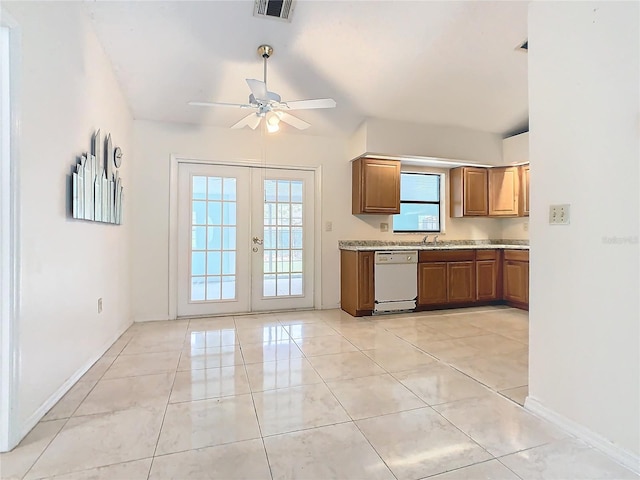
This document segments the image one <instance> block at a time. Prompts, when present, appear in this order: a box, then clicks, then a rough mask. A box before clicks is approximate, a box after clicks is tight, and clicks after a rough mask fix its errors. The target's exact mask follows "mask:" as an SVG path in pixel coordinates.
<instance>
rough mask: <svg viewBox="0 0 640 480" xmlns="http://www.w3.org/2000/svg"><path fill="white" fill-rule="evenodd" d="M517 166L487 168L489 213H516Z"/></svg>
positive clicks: (493, 214) (513, 214)
mask: <svg viewBox="0 0 640 480" xmlns="http://www.w3.org/2000/svg"><path fill="white" fill-rule="evenodd" d="M518 191H519V175H518V167H494V168H490V169H489V215H491V216H503V217H504V216H507V217H509V216H517V215H518Z"/></svg>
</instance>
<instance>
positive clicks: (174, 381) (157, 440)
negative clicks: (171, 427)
mask: <svg viewBox="0 0 640 480" xmlns="http://www.w3.org/2000/svg"><path fill="white" fill-rule="evenodd" d="M190 324H191V320H189V321H188V322H187V326H186V330H185V333H184V338H183V340H182V345H183V349H184V343H185V342H186V339H187V335H189V325H190ZM181 358H182V350H181V351H180V355H178V361H177V362H176V366H175V369H174V371H173V381H172V382H171V388H170V389H169V395H168V396H167V404H166V405H165V406H164V413H163V414H162V422H161V423H160V428H159V429H158V438H157V439H156V445H155V447H154V449H153V453H152V456H151V463H150V464H149V472H148V473H147V480H149V478H150V477H151V471H152V469H153V463H154V461H155V457H156V452H157V451H158V444H159V443H160V438H161V437H162V429H163V428H164V422H165V419H166V417H167V410H168V409H169V401H170V400H171V394H172V393H173V388H174V387H175V384H176V377H177V374H178V367H179V365H180V359H181Z"/></svg>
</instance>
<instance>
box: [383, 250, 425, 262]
mask: <svg viewBox="0 0 640 480" xmlns="http://www.w3.org/2000/svg"><path fill="white" fill-rule="evenodd" d="M375 263H376V264H377V265H381V264H386V263H418V251H417V250H407V251H405V252H398V251H395V252H389V251H387V252H385V251H379V252H376V257H375Z"/></svg>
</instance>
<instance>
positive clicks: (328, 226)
mask: <svg viewBox="0 0 640 480" xmlns="http://www.w3.org/2000/svg"><path fill="white" fill-rule="evenodd" d="M324 231H325V232H331V231H333V222H324Z"/></svg>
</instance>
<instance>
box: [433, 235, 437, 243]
mask: <svg viewBox="0 0 640 480" xmlns="http://www.w3.org/2000/svg"><path fill="white" fill-rule="evenodd" d="M433 244H434V245H438V235H436V236H435V238H434V239H433Z"/></svg>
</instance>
